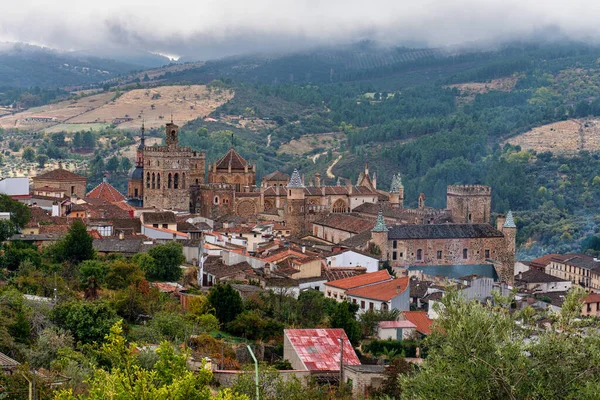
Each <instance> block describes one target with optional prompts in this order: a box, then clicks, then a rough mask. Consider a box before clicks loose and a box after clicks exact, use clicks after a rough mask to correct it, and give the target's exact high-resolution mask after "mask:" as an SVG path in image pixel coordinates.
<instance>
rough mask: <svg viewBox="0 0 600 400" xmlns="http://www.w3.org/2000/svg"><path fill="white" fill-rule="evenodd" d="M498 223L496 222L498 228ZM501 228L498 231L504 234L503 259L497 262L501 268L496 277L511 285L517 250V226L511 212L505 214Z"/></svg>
mask: <svg viewBox="0 0 600 400" xmlns="http://www.w3.org/2000/svg"><path fill="white" fill-rule="evenodd" d="M500 218H502V217H500ZM500 221H501V220H500ZM500 221H497V224H498V227H499V228H500V226H499V225H500V223H499V222H500ZM501 228H502V229H500V230H501V231H502V233H503V234H504V243H505V248H504V252H503V253H504V254H503V257H502V258H501V259H500V260H499V261H500V262H501V266H500V270H499V271H498V275H500V279H501V280H502V281H504V282H506V283H508V284H509V285H512V283H513V280H514V275H515V253H516V249H517V225H516V224H515V220H514V218H513V215H512V211H509V212H508V214H506V219H505V220H504V224H503V225H502V227H501Z"/></svg>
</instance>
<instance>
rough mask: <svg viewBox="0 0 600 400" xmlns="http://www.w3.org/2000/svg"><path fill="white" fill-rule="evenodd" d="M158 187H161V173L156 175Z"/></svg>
mask: <svg viewBox="0 0 600 400" xmlns="http://www.w3.org/2000/svg"><path fill="white" fill-rule="evenodd" d="M156 188H157V189H160V174H158V175H156Z"/></svg>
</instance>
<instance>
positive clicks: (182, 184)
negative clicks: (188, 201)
mask: <svg viewBox="0 0 600 400" xmlns="http://www.w3.org/2000/svg"><path fill="white" fill-rule="evenodd" d="M181 188H182V189H185V172H184V173H183V174H181Z"/></svg>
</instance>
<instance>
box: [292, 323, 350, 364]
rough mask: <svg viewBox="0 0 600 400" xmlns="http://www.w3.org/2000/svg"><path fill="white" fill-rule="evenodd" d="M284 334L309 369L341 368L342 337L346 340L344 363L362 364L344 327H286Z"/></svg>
mask: <svg viewBox="0 0 600 400" xmlns="http://www.w3.org/2000/svg"><path fill="white" fill-rule="evenodd" d="M284 335H285V336H286V337H287V338H288V340H289V341H290V343H291V344H292V347H293V348H294V351H295V352H296V354H297V355H298V357H299V358H300V360H301V361H302V363H303V364H304V366H305V367H306V369H307V370H309V371H339V370H340V342H339V339H340V337H341V338H342V340H343V342H344V345H343V351H344V360H343V361H344V364H346V365H360V360H359V359H358V356H357V355H356V353H355V352H354V349H353V348H352V344H351V343H350V340H348V336H346V332H344V330H343V329H285V330H284Z"/></svg>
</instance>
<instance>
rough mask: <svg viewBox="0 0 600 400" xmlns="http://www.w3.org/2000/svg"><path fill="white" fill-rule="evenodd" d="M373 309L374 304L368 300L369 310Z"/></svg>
mask: <svg viewBox="0 0 600 400" xmlns="http://www.w3.org/2000/svg"><path fill="white" fill-rule="evenodd" d="M374 309H375V305H374V304H373V303H372V302H369V310H371V311H373V310H374Z"/></svg>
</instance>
